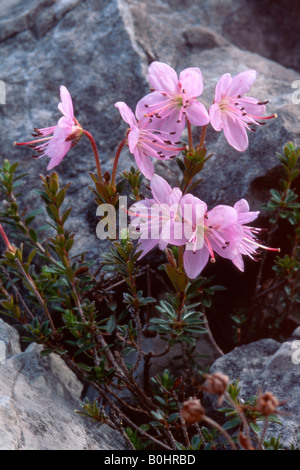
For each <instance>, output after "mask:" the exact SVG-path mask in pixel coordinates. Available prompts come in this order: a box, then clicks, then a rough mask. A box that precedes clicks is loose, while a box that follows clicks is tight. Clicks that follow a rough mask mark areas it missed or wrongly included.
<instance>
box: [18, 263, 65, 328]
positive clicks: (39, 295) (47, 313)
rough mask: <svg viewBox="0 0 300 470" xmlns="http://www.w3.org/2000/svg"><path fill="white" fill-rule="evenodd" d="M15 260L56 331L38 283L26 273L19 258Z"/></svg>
mask: <svg viewBox="0 0 300 470" xmlns="http://www.w3.org/2000/svg"><path fill="white" fill-rule="evenodd" d="M15 262H16V264H17V266H18V268H19V271H20V273H21V274H23V276H24V277H25V279H26V280H27V282H28V284H29V285H30V287H31V289H32V290H33V292H34V294H35V296H36V298H37V300H38V302H39V304H40V306H41V307H42V308H43V310H44V311H45V313H46V316H47V318H48V320H49V322H50V325H51V328H52V330H53V332H55V331H56V329H55V326H54V323H53V320H52V318H51V315H50V312H49V310H48V308H47V305H46V303H45V301H44V299H43V298H42V296H41V294H40V293H39V291H38V289H37V287H36V285H35V284H34V282H33V280H32V279H31V277H30V276H29V274H27V273H26V271H25V269H24V268H23V266H22V264H21V263H20V261H19V260H18V259H17V258H16V259H15Z"/></svg>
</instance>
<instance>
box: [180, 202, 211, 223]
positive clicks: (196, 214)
mask: <svg viewBox="0 0 300 470" xmlns="http://www.w3.org/2000/svg"><path fill="white" fill-rule="evenodd" d="M180 207H181V212H182V217H183V218H184V220H185V221H186V223H188V224H190V225H191V226H192V227H194V226H196V225H200V224H202V223H203V217H204V214H205V213H206V211H207V205H206V204H205V202H203V201H201V199H199V198H197V197H195V196H193V195H192V194H185V195H184V196H183V197H182V199H181V201H180Z"/></svg>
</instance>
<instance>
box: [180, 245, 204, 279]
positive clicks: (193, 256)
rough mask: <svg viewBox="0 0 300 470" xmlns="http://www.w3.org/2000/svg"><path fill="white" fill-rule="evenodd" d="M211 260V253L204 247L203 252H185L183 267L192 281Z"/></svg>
mask: <svg viewBox="0 0 300 470" xmlns="http://www.w3.org/2000/svg"><path fill="white" fill-rule="evenodd" d="M208 259H209V251H208V249H207V248H206V246H204V247H203V248H202V249H201V250H198V251H195V252H193V250H185V252H184V255H183V265H184V270H185V272H186V275H187V276H188V277H189V278H190V279H195V278H196V277H197V276H198V275H199V274H200V273H201V271H202V270H203V269H204V267H205V266H206V264H207V262H208Z"/></svg>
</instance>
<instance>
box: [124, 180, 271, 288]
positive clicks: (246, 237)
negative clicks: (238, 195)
mask: <svg viewBox="0 0 300 470" xmlns="http://www.w3.org/2000/svg"><path fill="white" fill-rule="evenodd" d="M150 188H151V191H152V195H153V198H151V199H149V198H146V199H144V200H142V201H138V202H136V203H135V204H133V205H132V206H131V207H130V209H129V215H130V217H131V223H130V233H131V235H133V234H136V233H138V235H139V240H140V247H139V249H140V250H141V255H140V259H141V258H142V257H143V256H145V255H146V254H147V253H148V252H149V251H150V250H151V249H152V248H154V247H155V246H157V245H158V246H159V247H160V248H161V249H163V250H164V249H165V248H166V247H167V245H168V244H171V245H175V246H183V245H184V246H185V251H184V257H183V261H184V269H185V272H186V274H187V276H188V277H189V278H191V279H194V278H196V277H197V276H198V275H199V274H200V273H201V271H202V270H203V268H204V267H205V266H206V264H207V263H208V261H209V259H210V260H211V262H215V260H216V255H215V254H218V255H219V256H221V257H222V258H227V259H229V260H231V261H232V262H233V263H234V265H235V266H236V267H237V268H238V269H239V270H240V271H244V261H243V257H242V255H246V256H249V257H250V258H251V259H253V260H256V259H258V257H259V252H260V250H261V249H266V250H272V251H278V249H277V248H269V247H266V246H264V245H262V244H261V243H259V241H258V239H257V235H258V234H259V233H260V232H261V231H262V229H259V228H256V227H251V226H247V225H245V224H247V223H249V222H252V221H254V220H255V219H256V218H257V216H258V214H259V212H258V211H255V212H251V211H249V205H248V203H247V201H246V200H245V199H241V200H240V201H238V202H237V203H236V204H235V205H234V206H233V207H231V206H228V205H217V206H215V207H214V208H213V209H211V210H207V205H206V204H205V202H203V201H201V199H199V198H197V197H195V196H193V195H192V194H189V193H187V194H185V195H183V194H182V191H181V190H180V189H179V188H173V189H172V188H171V186H170V185H169V184H168V183H167V181H165V180H164V178H162V177H161V176H159V175H156V174H155V175H154V176H153V178H152V179H151V183H150Z"/></svg>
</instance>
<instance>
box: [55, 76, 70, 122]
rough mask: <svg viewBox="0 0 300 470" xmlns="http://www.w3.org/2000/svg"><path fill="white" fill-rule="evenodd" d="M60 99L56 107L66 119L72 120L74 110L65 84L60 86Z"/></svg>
mask: <svg viewBox="0 0 300 470" xmlns="http://www.w3.org/2000/svg"><path fill="white" fill-rule="evenodd" d="M60 99H61V103H59V105H58V109H59V110H60V111H61V112H62V114H64V115H65V116H66V117H67V118H68V119H70V120H71V121H74V110H73V103H72V98H71V95H70V93H69V91H68V90H67V88H66V87H65V86H63V85H62V86H61V87H60Z"/></svg>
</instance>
